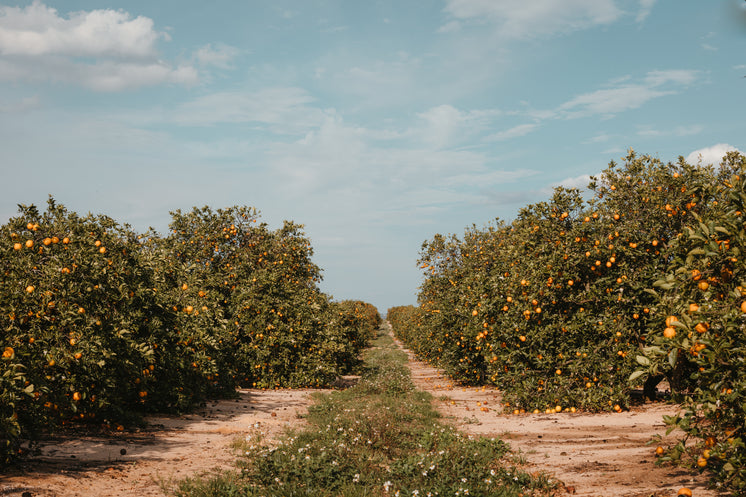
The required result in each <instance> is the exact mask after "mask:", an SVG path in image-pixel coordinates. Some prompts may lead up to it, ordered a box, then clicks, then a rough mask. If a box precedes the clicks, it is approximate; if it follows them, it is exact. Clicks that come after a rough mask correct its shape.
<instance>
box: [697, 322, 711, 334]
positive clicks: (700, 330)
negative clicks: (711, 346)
mask: <svg viewBox="0 0 746 497" xmlns="http://www.w3.org/2000/svg"><path fill="white" fill-rule="evenodd" d="M709 329H710V325H709V324H708V323H697V326H695V327H694V330H695V331H696V332H697V333H704V332H705V331H707V330H709Z"/></svg>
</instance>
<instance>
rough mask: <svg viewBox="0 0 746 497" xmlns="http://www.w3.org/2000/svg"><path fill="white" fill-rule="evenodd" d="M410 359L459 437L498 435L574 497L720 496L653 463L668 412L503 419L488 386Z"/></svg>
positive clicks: (664, 408)
mask: <svg viewBox="0 0 746 497" xmlns="http://www.w3.org/2000/svg"><path fill="white" fill-rule="evenodd" d="M407 353H408V354H409V364H410V367H411V369H412V377H413V380H414V382H415V384H416V385H417V387H418V388H420V389H422V390H425V391H428V392H430V393H431V394H432V395H433V397H434V398H435V401H436V405H437V407H438V409H439V410H440V412H442V413H443V414H444V416H445V417H446V419H447V420H448V421H450V422H451V423H452V424H453V425H455V426H456V427H457V428H458V429H460V430H462V431H463V432H466V433H470V434H474V435H481V436H499V437H500V438H501V439H503V440H505V441H506V442H508V443H509V444H510V445H511V447H512V448H513V450H514V451H515V452H517V453H518V454H519V455H521V456H523V457H524V458H525V459H526V461H527V462H528V465H529V469H530V470H540V471H546V472H548V473H550V474H551V475H553V476H554V477H555V478H556V479H558V480H560V481H562V482H563V483H564V484H565V488H566V490H567V492H568V493H569V494H573V495H576V496H609V495H614V496H624V497H663V496H671V497H673V496H676V494H677V492H678V490H679V489H680V488H682V487H688V488H689V489H691V490H692V491H693V494H694V496H695V497H714V496H722V495H725V494H723V493H718V492H715V491H713V490H710V489H708V488H707V479H706V478H705V477H703V476H701V475H698V474H696V473H692V472H688V471H684V470H681V469H677V468H671V467H669V468H665V467H658V466H656V465H655V459H656V456H655V447H656V446H657V443H656V444H653V445H648V442H650V440H651V439H652V437H653V436H654V435H656V434H658V435H660V436H662V437H664V441H665V440H673V437H675V433H673V434H671V438H666V437H665V433H666V425H665V424H664V423H663V420H662V417H663V415H664V414H669V415H670V414H674V413H675V407H674V406H670V405H663V404H660V403H649V404H646V405H644V406H640V407H636V408H633V409H632V410H630V411H626V412H622V413H618V414H617V413H613V414H589V413H558V414H551V415H548V414H523V415H504V414H500V413H501V412H502V406H501V404H500V393H499V392H498V391H497V390H495V389H493V388H489V387H487V388H482V387H479V388H473V387H471V388H464V387H460V386H457V385H454V384H453V382H452V381H449V380H448V379H447V378H445V377H444V376H443V375H442V374H441V372H440V371H438V370H436V369H434V368H432V367H430V366H429V365H427V364H425V363H423V362H420V361H418V360H417V359H416V358H415V357H414V355H413V354H412V353H411V352H409V351H407Z"/></svg>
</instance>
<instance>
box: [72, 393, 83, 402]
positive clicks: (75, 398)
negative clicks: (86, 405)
mask: <svg viewBox="0 0 746 497" xmlns="http://www.w3.org/2000/svg"><path fill="white" fill-rule="evenodd" d="M82 398H83V396H82V395H80V392H75V393H73V400H74V401H75V402H80V400H81V399H82Z"/></svg>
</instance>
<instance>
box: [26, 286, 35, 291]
mask: <svg viewBox="0 0 746 497" xmlns="http://www.w3.org/2000/svg"><path fill="white" fill-rule="evenodd" d="M26 291H27V292H28V293H34V285H29V286H27V287H26Z"/></svg>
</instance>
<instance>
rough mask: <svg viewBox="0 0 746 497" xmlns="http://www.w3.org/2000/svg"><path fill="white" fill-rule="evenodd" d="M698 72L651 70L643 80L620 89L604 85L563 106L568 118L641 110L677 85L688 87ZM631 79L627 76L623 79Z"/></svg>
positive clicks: (619, 87) (672, 92)
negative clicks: (643, 106)
mask: <svg viewBox="0 0 746 497" xmlns="http://www.w3.org/2000/svg"><path fill="white" fill-rule="evenodd" d="M698 76H699V72H698V71H690V70H670V71H651V72H649V73H647V74H646V76H645V77H644V78H643V80H642V82H640V83H625V84H622V85H621V86H617V87H616V88H604V89H601V90H596V91H594V92H590V93H585V94H582V95H578V96H577V97H575V98H573V99H571V100H569V101H567V102H565V103H564V104H562V105H561V106H560V107H559V111H561V113H563V114H564V116H565V117H568V118H575V117H585V116H589V115H596V114H600V115H604V116H607V117H610V116H613V115H614V114H617V113H619V112H623V111H627V110H631V109H637V108H639V107H641V106H642V105H644V104H645V103H647V102H648V101H650V100H653V99H655V98H659V97H663V96H666V95H672V94H675V93H678V88H676V87H677V86H686V85H689V84H691V83H693V82H694V81H696V80H697V78H698ZM625 81H628V80H627V79H626V78H625V79H624V80H620V82H625Z"/></svg>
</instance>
